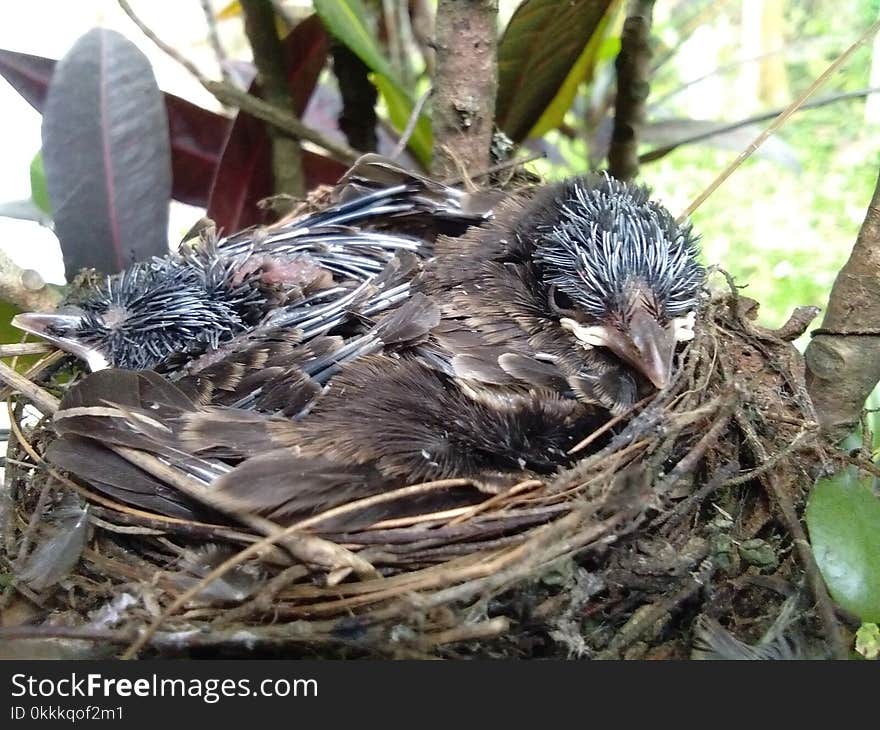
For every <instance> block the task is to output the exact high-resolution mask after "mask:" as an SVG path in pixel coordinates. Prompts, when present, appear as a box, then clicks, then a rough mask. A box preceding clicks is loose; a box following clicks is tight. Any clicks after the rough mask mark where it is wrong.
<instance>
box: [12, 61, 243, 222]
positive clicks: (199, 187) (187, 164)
mask: <svg viewBox="0 0 880 730" xmlns="http://www.w3.org/2000/svg"><path fill="white" fill-rule="evenodd" d="M56 63H57V61H55V60H54V59H52V58H43V57H41V56H31V55H28V54H26V53H16V52H15V51H5V50H2V49H0V75H2V76H3V77H4V78H5V79H6V80H7V81H8V82H9V83H10V84H11V85H12V86H13V88H14V89H15V90H16V91H18V93H19V94H21V96H22V97H23V98H24V99H25V101H27V102H28V103H29V104H30V105H31V106H32V107H34V109H36V110H37V111H38V112H40V113H41V114H42V113H43V109H44V107H45V105H46V94H47V91H48V88H49V81H50V79H51V78H52V73H53V72H54V70H55V65H56ZM164 98H165V107H166V110H167V112H168V131H169V134H170V136H171V167H172V177H173V187H172V191H171V195H172V197H173V198H174V199H175V200H179V201H181V202H182V203H189V204H190V205H198V206H200V207H202V208H204V207H206V206H207V205H208V193H209V192H210V190H211V183H212V181H213V179H214V174H215V172H216V169H217V164H218V162H219V161H220V154H221V152H222V151H223V145H224V143H225V141H226V138H227V136H228V135H229V129H230V127H231V126H232V120H230V119H229V118H228V117H225V116H223V115H222V114H216V113H214V112H212V111H208V110H207V109H203V108H202V107H200V106H196V105H195V104H192V103H191V102H188V101H186V100H185V99H181V98H180V97H179V96H174V95H173V94H164Z"/></svg>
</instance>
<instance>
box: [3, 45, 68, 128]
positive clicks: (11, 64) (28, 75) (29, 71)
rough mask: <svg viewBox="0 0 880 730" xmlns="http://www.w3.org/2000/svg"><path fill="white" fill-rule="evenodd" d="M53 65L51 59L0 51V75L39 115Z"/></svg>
mask: <svg viewBox="0 0 880 730" xmlns="http://www.w3.org/2000/svg"><path fill="white" fill-rule="evenodd" d="M55 64H56V61H55V60H54V59H52V58H43V57H42V56H31V55H30V54H28V53H16V52H15V51H6V50H3V49H0V75H2V76H3V78H5V79H6V80H7V81H8V82H9V83H10V84H11V85H12V88H14V89H15V90H16V91H17V92H18V93H19V94H21V95H22V97H23V98H24V100H25V101H26V102H27V103H28V104H30V105H31V106H32V107H33V108H34V109H36V110H37V111H38V112H40V113H42V112H43V105H44V104H45V102H46V89H48V88H49V80H50V79H51V78H52V73H53V72H54V71H55Z"/></svg>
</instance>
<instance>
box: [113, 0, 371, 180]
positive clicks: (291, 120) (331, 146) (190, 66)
mask: <svg viewBox="0 0 880 730" xmlns="http://www.w3.org/2000/svg"><path fill="white" fill-rule="evenodd" d="M117 2H118V3H119V7H121V8H122V10H123V11H124V12H125V14H126V15H128V17H129V18H131V20H132V22H133V23H134V24H135V25H137V27H138V28H140V30H141V32H142V33H143V34H144V35H145V36H146V37H147V38H149V39H150V40H151V41H153V43H155V44H156V45H157V46H158V47H159V48H160V49H162V50H163V51H164V52H165V53H167V54H168V55H169V56H171V58H173V59H174V60H175V61H177V62H178V63H179V64H180V65H181V66H183V67H184V68H185V69H186V70H187V71H189V72H190V73H191V74H192V75H193V76H195V78H196V79H197V80H198V82H199V83H200V84H201V85H202V86H204V87H205V89H207V90H208V91H209V92H210V93H211V94H213V95H214V97H215V98H216V99H217V101H219V102H220V103H221V104H225V105H228V106H235V107H238V108H239V109H240V110H241V111H243V112H246V113H247V114H250V115H251V116H254V117H256V118H257V119H262V120H263V121H264V122H268V123H269V124H272V125H274V126H275V127H277V128H278V129H280V130H282V131H284V132H288V133H289V134H291V135H293V136H294V137H296V138H297V139H300V140H307V141H309V142H312V143H314V144H316V145H318V146H319V147H321V148H322V149H325V150H327V152H329V153H330V154H331V155H333V157H335V158H336V159H338V160H340V161H341V162H345V163H346V164H352V163H353V162H354V161H355V160H357V159H358V157H360V156H361V153H360V152H358V151H357V150H353V149H352V148H351V147H349V146H347V145H344V144H340V143H338V142H334V141H333V140H332V139H329V138H328V137H325V136H324V135H323V134H321V133H320V132H319V131H317V130H315V129H312V128H311V127H309V126H307V125H305V124H303V123H302V121H301V120H300V119H299V117H297V116H296V115H295V114H294V113H293V112H291V111H289V110H285V109H279V108H278V107H276V106H274V105H272V104H269V103H267V102H265V101H263V100H262V99H258V98H257V97H256V96H254V95H253V94H248V93H247V92H246V91H242V90H241V89H239V88H237V87H235V86H233V85H232V84H228V83H226V82H223V81H214V80H212V79H209V78H208V77H206V76H205V75H204V74H203V73H202V72H201V71H200V70H199V69H198V67H197V66H196V65H195V64H194V63H193V62H192V61H190V60H189V59H188V58H186V57H185V56H183V55H182V54H181V53H179V52H178V51H177V49H175V48H173V47H172V46H170V45H168V44H167V43H165V41H163V40H162V39H161V38H159V36H157V35H156V34H155V33H154V32H153V31H152V30H151V29H150V28H149V26H147V25H146V24H145V23H144V22H143V21H142V20H141V19H140V18H139V17H138V16H137V15H136V14H135V13H134V11H133V10H132V9H131V6H130V5H129V4H128V1H127V0H117Z"/></svg>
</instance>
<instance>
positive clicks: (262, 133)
mask: <svg viewBox="0 0 880 730" xmlns="http://www.w3.org/2000/svg"><path fill="white" fill-rule="evenodd" d="M282 46H283V48H284V53H285V67H286V69H287V80H288V84H289V87H290V92H291V95H292V96H293V104H294V111H295V112H296V113H297V114H299V115H301V114H302V113H303V111H304V110H305V108H306V104H308V101H309V97H310V96H311V94H312V90H313V89H314V88H315V84H317V82H318V77H319V76H320V74H321V70H322V69H323V68H324V63H325V62H326V60H327V50H328V40H327V34H326V32H325V31H324V26H323V25H322V24H321V21H320V20H319V19H318V17H317V16H315V15H312V16H310V17H308V18H306V19H305V20H304V21H302V22H301V23H299V24H298V25H297V26H296V27H295V28H294V29H293V30H292V31H291V32H290V33H289V34H288V35H287V37H286V38H285V39H284V40H283V41H282ZM250 92H251V93H252V94H259V87H258V86H257V84H256V82H254V83H252V84H251V87H250ZM344 171H345V168H344V166H342V165H341V164H339V163H336V162H334V161H333V160H331V159H329V158H326V157H322V156H320V155H314V154H311V153H308V152H304V153H303V172H304V174H305V177H306V185H307V186H308V187H314V186H315V185H319V184H321V183H325V182H332V181H335V180H336V179H338V177H339V175H341V173H342V172H344ZM273 192H274V188H273V180H272V152H271V144H270V141H269V135H268V133H267V132H266V125H265V123H263V122H262V121H260V120H258V119H255V118H254V117H252V116H250V115H249V114H246V113H243V112H240V113H239V114H238V116H237V117H236V119H235V123H234V124H233V125H232V129H231V130H230V132H229V136H228V138H227V140H226V144H225V145H224V148H223V154H222V157H221V159H220V164H219V165H218V167H217V175H216V177H215V178H214V182H213V185H212V186H211V196H210V200H209V201H208V217H209V218H211V219H213V220H214V221H215V223H216V224H217V227H218V228H219V229H221V230H223V231H226V232H227V233H231V232H234V231H237V230H241V229H242V228H246V227H248V226H251V225H256V224H260V223H265V222H266V213H265V211H262V210H260V208H259V207H258V206H257V203H258V202H259V201H260V200H262V199H263V198H267V197H269V196H271V195H272V194H273Z"/></svg>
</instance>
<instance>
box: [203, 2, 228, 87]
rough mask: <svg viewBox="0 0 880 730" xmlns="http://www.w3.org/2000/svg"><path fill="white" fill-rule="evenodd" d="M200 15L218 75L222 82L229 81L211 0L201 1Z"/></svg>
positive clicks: (224, 54) (224, 53)
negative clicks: (206, 29)
mask: <svg viewBox="0 0 880 730" xmlns="http://www.w3.org/2000/svg"><path fill="white" fill-rule="evenodd" d="M201 3H202V13H204V15H205V24H206V25H207V26H208V43H210V44H211V48H212V49H213V50H214V56H215V57H216V58H217V66H218V67H219V68H220V75H221V76H223V80H224V81H231V80H232V79H231V78H230V77H229V69H228V68H227V67H226V52H225V51H224V50H223V44H222V43H221V42H220V33H219V31H218V30H217V18H215V17H214V10H213V8H211V0H201Z"/></svg>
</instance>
